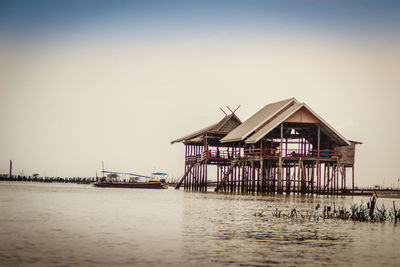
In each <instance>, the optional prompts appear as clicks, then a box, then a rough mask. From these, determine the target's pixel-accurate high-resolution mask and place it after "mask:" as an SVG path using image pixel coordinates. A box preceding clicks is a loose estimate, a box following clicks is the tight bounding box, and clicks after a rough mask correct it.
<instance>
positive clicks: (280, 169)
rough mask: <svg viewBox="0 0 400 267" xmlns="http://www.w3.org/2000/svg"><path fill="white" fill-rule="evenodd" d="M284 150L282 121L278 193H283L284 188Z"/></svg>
mask: <svg viewBox="0 0 400 267" xmlns="http://www.w3.org/2000/svg"><path fill="white" fill-rule="evenodd" d="M282 150H283V123H281V143H280V149H279V162H278V190H277V191H278V194H282V193H283V190H282V189H283V188H282V154H283V153H282Z"/></svg>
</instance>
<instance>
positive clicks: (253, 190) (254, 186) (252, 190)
mask: <svg viewBox="0 0 400 267" xmlns="http://www.w3.org/2000/svg"><path fill="white" fill-rule="evenodd" d="M251 172H252V173H251V179H252V180H251V192H253V193H254V192H255V191H256V169H255V168H254V161H252V162H251Z"/></svg>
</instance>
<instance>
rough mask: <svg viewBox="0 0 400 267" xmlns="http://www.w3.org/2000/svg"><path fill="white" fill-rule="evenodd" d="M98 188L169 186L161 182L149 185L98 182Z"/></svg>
mask: <svg viewBox="0 0 400 267" xmlns="http://www.w3.org/2000/svg"><path fill="white" fill-rule="evenodd" d="M94 185H95V186H97V187H110V188H139V189H167V188H168V185H167V184H165V183H161V182H148V183H109V182H98V183H95V184H94Z"/></svg>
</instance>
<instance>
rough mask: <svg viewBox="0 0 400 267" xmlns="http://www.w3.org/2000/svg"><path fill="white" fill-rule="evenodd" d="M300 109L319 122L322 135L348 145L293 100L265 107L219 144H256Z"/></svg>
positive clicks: (307, 107)
mask: <svg viewBox="0 0 400 267" xmlns="http://www.w3.org/2000/svg"><path fill="white" fill-rule="evenodd" d="M301 108H304V109H306V110H307V111H308V112H310V113H311V114H312V115H313V116H315V117H316V118H317V119H318V120H319V122H320V125H321V131H322V132H323V133H324V134H326V135H328V136H329V137H331V138H332V139H336V140H337V141H338V143H339V145H350V143H349V141H348V140H347V139H346V138H344V137H343V136H342V135H341V134H340V133H339V132H338V131H336V130H335V129H334V128H333V127H332V126H331V125H329V124H328V123H327V122H326V121H325V120H324V119H322V117H320V116H319V115H318V114H317V113H315V112H314V111H313V110H312V109H311V108H310V107H309V106H307V105H306V104H305V103H300V102H299V101H297V99H295V98H290V99H286V100H282V101H279V102H275V103H272V104H269V105H266V106H265V107H264V108H263V109H261V110H260V111H258V112H257V113H256V114H254V115H253V116H251V117H250V118H249V119H248V120H247V121H245V122H243V123H242V124H241V125H240V126H238V127H237V128H236V129H235V130H233V131H232V132H230V133H229V134H228V135H227V136H225V137H224V138H222V139H221V142H222V143H226V142H235V141H242V140H244V139H246V138H247V139H246V141H245V143H247V144H253V143H257V142H258V141H259V140H260V139H261V138H263V137H264V136H266V135H267V134H268V133H270V132H271V131H272V130H273V129H275V128H276V127H277V126H279V124H281V123H283V122H285V120H286V119H288V118H289V117H290V116H292V115H293V114H295V113H296V112H297V111H298V110H300V109H301Z"/></svg>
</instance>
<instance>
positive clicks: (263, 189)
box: [259, 158, 266, 193]
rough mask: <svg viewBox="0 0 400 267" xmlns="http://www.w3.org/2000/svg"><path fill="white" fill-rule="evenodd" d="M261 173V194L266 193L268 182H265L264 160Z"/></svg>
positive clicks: (262, 160)
mask: <svg viewBox="0 0 400 267" xmlns="http://www.w3.org/2000/svg"><path fill="white" fill-rule="evenodd" d="M260 171H261V188H260V190H259V192H261V193H265V187H266V181H265V169H264V159H263V158H262V159H261V160H260Z"/></svg>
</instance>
